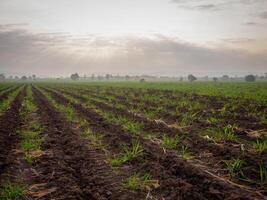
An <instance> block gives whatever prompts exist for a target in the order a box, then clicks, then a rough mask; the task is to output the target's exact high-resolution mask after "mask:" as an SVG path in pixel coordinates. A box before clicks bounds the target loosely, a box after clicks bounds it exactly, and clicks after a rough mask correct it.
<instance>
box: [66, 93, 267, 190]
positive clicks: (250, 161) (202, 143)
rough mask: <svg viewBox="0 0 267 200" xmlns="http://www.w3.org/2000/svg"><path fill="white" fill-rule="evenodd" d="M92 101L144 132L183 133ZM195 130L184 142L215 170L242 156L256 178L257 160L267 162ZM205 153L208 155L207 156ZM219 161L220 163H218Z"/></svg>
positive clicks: (81, 99)
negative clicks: (205, 138) (209, 139)
mask: <svg viewBox="0 0 267 200" xmlns="http://www.w3.org/2000/svg"><path fill="white" fill-rule="evenodd" d="M62 92H63V93H65V94H68V95H70V96H72V97H73V98H76V99H78V100H80V101H81V102H83V103H87V102H88V100H87V99H86V98H83V97H80V96H78V95H75V94H73V93H71V92H68V91H62ZM90 101H91V102H92V103H93V104H94V105H96V106H97V107H98V108H99V109H101V110H104V111H105V112H109V113H114V114H116V115H120V116H123V117H127V118H128V119H130V120H132V121H136V122H139V123H143V124H144V130H143V131H144V132H148V131H150V132H154V133H159V134H161V136H162V135H163V134H169V135H170V136H172V137H174V136H175V135H181V134H182V133H181V132H180V131H178V130H177V129H175V128H171V127H168V126H167V125H164V124H163V123H157V122H156V121H151V120H148V119H146V118H144V117H142V116H137V115H134V114H133V113H130V112H128V111H126V110H123V109H120V108H115V107H112V106H109V105H108V104H105V103H103V102H98V101H95V100H93V99H92V100H90ZM194 132H197V129H196V130H195V129H193V128H192V129H191V130H190V132H189V133H187V137H186V138H185V139H184V143H185V144H186V145H187V146H188V147H190V149H192V150H193V151H194V155H196V156H197V158H198V159H200V160H201V161H202V162H203V163H206V164H209V165H210V166H212V167H214V166H215V165H217V167H216V169H215V168H214V169H213V170H214V171H216V170H218V171H222V170H221V167H222V166H223V163H222V162H221V161H222V160H227V159H229V158H232V157H235V158H238V157H240V158H241V159H242V160H244V161H245V162H246V165H247V166H248V167H247V168H246V170H245V171H246V173H248V174H250V175H251V176H252V177H254V178H255V176H257V174H255V169H256V170H257V168H258V162H257V161H259V160H262V162H264V163H266V164H267V158H266V157H265V156H264V155H263V156H261V155H259V154H255V153H251V152H246V153H245V154H244V155H241V148H240V145H236V146H235V147H234V146H232V145H227V144H224V145H223V146H219V145H215V144H213V143H210V142H208V141H207V140H204V139H203V138H201V137H199V136H198V135H197V134H195V133H194ZM203 152H205V153H203ZM205 155H207V156H206V157H205ZM219 163H220V165H218V164H219ZM213 170H212V171H213ZM250 185H251V184H250Z"/></svg>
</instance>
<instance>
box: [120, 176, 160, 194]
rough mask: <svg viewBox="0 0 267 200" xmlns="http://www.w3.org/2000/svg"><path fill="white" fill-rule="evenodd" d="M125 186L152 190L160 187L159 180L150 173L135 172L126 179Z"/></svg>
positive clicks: (133, 188)
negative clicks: (154, 178)
mask: <svg viewBox="0 0 267 200" xmlns="http://www.w3.org/2000/svg"><path fill="white" fill-rule="evenodd" d="M124 186H125V187H126V188H128V189H130V190H146V191H150V190H152V189H156V188H158V187H159V181H158V180H153V179H152V178H151V175H150V174H144V175H142V176H141V175H140V174H134V175H133V176H131V177H129V178H128V179H127V180H126V181H125V183H124Z"/></svg>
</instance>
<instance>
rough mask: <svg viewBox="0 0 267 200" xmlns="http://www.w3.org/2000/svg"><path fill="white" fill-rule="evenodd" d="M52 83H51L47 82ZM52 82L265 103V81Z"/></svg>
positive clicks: (266, 103)
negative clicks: (161, 91)
mask: <svg viewBox="0 0 267 200" xmlns="http://www.w3.org/2000/svg"><path fill="white" fill-rule="evenodd" d="M49 84H52V83H49ZM53 84H60V85H62V84H67V85H68V84H71V85H73V86H74V85H77V86H83V87H92V86H102V87H127V88H141V89H159V90H176V91H179V92H189V93H197V94H200V95H211V96H224V97H232V98H241V99H249V100H255V101H258V102H260V103H263V104H265V105H267V82H255V83H246V82H217V83H214V82H194V83H188V82H183V83H181V82H145V83H139V82H66V83H56V82H54V83H53Z"/></svg>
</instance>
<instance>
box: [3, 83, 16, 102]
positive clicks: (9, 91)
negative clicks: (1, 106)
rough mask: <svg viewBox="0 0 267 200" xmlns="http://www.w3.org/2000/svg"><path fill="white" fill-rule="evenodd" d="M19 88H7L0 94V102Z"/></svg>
mask: <svg viewBox="0 0 267 200" xmlns="http://www.w3.org/2000/svg"><path fill="white" fill-rule="evenodd" d="M19 87H20V86H15V87H14V86H13V87H9V88H8V89H6V90H5V91H3V92H2V94H1V95H0V101H3V100H5V99H6V98H7V97H8V95H9V94H10V93H12V92H14V91H15V90H17V89H18V88H19Z"/></svg>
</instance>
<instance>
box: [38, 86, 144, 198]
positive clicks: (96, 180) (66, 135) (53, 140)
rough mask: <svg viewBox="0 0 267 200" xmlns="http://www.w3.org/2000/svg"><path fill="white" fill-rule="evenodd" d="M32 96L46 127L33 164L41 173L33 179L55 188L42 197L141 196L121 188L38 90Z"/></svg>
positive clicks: (111, 173) (86, 144) (88, 146)
mask: <svg viewBox="0 0 267 200" xmlns="http://www.w3.org/2000/svg"><path fill="white" fill-rule="evenodd" d="M34 97H35V100H36V103H37V104H38V107H39V112H40V115H41V120H42V122H43V125H44V126H45V127H46V128H45V132H44V135H45V136H46V140H45V141H44V143H43V145H42V149H43V150H44V151H45V152H46V154H45V155H43V156H42V157H41V158H40V159H38V162H37V163H36V169H37V171H38V172H39V173H40V176H39V177H38V180H36V182H41V183H47V186H46V187H47V188H48V189H49V188H56V191H55V192H53V193H52V194H51V195H50V196H49V197H47V196H46V197H45V198H43V199H96V200H100V199H101V200H102V199H103V200H104V199H114V200H117V199H142V197H140V196H139V195H137V194H135V193H133V192H130V191H127V190H125V189H124V188H123V187H122V185H121V180H120V177H117V176H115V175H114V173H113V172H112V170H111V169H110V167H109V166H108V165H107V163H106V161H105V160H104V158H103V155H102V154H101V153H99V152H97V151H96V150H94V149H92V148H90V144H89V143H88V141H86V140H84V139H82V138H81V136H80V134H79V133H78V132H77V130H74V129H73V128H72V127H71V126H70V124H68V123H67V122H66V120H65V119H64V118H63V117H62V115H61V114H60V113H59V112H57V111H56V109H55V108H54V107H53V106H52V105H51V104H50V103H49V102H48V100H47V99H46V97H45V96H44V95H43V94H42V93H40V92H39V91H38V90H37V89H34Z"/></svg>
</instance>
